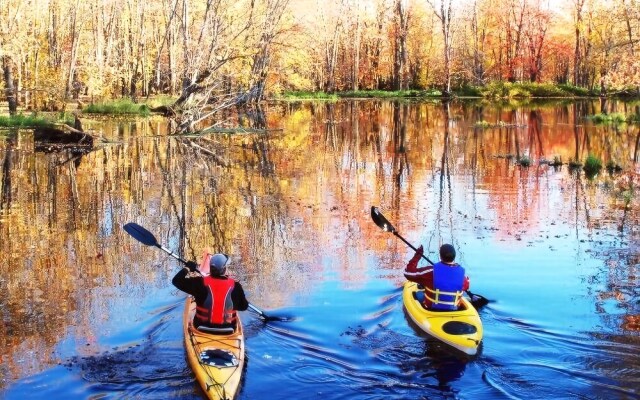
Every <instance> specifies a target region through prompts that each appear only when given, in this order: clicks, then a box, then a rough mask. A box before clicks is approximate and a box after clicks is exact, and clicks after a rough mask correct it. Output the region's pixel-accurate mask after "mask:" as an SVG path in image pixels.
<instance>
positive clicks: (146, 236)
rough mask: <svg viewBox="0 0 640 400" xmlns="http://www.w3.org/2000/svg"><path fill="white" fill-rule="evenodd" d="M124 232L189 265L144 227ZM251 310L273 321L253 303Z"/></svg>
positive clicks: (129, 226) (134, 226) (133, 225)
mask: <svg viewBox="0 0 640 400" xmlns="http://www.w3.org/2000/svg"><path fill="white" fill-rule="evenodd" d="M124 230H125V231H126V232H127V233H128V234H129V235H131V236H132V237H133V238H134V239H136V240H138V241H139V242H140V243H142V244H144V245H146V246H155V247H157V248H159V249H160V250H162V251H164V252H165V253H167V254H168V255H170V256H171V257H173V258H175V259H176V260H178V261H180V262H181V263H183V264H185V265H187V261H186V260H184V259H183V258H182V257H180V256H179V255H177V254H176V253H174V252H173V251H171V250H169V249H168V248H166V247H164V246H163V245H161V244H160V243H158V240H157V239H156V237H155V236H154V235H153V233H151V232H149V231H148V230H146V229H145V228H143V227H142V226H140V225H138V224H136V223H133V222H131V223H128V224H126V225H125V226H124ZM198 272H200V271H198ZM249 309H250V310H251V311H254V312H256V313H257V314H258V315H260V316H261V317H262V318H263V319H264V320H265V321H268V320H270V319H273V318H272V317H269V316H268V315H267V314H265V313H264V311H262V310H260V309H259V308H258V307H256V306H254V305H253V304H251V303H249Z"/></svg>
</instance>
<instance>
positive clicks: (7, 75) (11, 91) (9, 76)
mask: <svg viewBox="0 0 640 400" xmlns="http://www.w3.org/2000/svg"><path fill="white" fill-rule="evenodd" d="M12 64H13V62H12V61H11V58H10V57H9V56H6V55H5V56H3V57H2V71H3V74H4V87H5V89H4V90H5V96H6V98H7V103H9V114H10V115H15V114H16V112H17V111H18V98H17V97H16V90H15V86H14V85H13V66H12Z"/></svg>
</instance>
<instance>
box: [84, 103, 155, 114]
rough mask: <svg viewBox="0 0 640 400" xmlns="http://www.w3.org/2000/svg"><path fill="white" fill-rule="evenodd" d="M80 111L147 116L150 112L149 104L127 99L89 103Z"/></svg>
mask: <svg viewBox="0 0 640 400" xmlns="http://www.w3.org/2000/svg"><path fill="white" fill-rule="evenodd" d="M82 111H84V112H86V113H91V114H114V115H121V114H135V115H143V116H147V115H149V113H150V111H149V106H147V105H146V104H137V103H134V102H133V101H131V100H129V99H121V100H116V101H111V102H104V103H93V104H89V105H88V106H86V107H85V108H84V109H83V110H82Z"/></svg>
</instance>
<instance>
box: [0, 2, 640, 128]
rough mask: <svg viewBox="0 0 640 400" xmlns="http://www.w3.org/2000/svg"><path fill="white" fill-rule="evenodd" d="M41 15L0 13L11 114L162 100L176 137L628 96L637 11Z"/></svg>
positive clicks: (512, 8)
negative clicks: (329, 112)
mask: <svg viewBox="0 0 640 400" xmlns="http://www.w3.org/2000/svg"><path fill="white" fill-rule="evenodd" d="M40 2H41V1H40V0H38V1H36V3H40ZM41 3H42V4H40V5H39V6H38V7H33V1H32V0H5V1H3V3H2V4H3V6H0V26H1V27H2V29H0V68H2V72H3V74H2V79H1V81H2V88H1V89H2V90H3V93H5V96H4V97H5V100H6V102H7V104H8V108H9V111H10V113H12V114H15V113H17V112H18V109H19V108H21V109H31V110H50V111H52V110H64V108H65V105H66V104H68V101H69V100H70V99H76V98H78V99H82V101H84V102H85V103H88V104H90V103H96V104H97V103H102V102H104V101H105V100H110V99H116V98H128V99H130V100H131V101H132V102H133V103H138V102H140V101H142V99H145V98H147V97H148V96H151V95H159V94H162V95H168V96H174V98H175V101H174V102H173V103H172V104H171V105H170V107H169V108H170V111H171V112H170V113H169V114H171V115H172V118H175V119H176V122H177V123H176V124H175V126H176V127H177V130H178V131H181V132H189V131H193V130H194V129H198V128H202V126H201V124H202V123H203V121H210V120H211V119H210V117H211V115H213V113H215V112H217V111H219V110H221V109H224V108H229V107H233V106H236V105H240V104H254V103H258V102H260V101H262V100H264V99H267V98H282V97H285V98H287V96H289V97H290V98H291V97H296V95H293V96H292V95H287V93H290V94H291V93H297V96H298V97H299V96H301V94H302V93H307V94H306V95H305V96H306V98H327V99H334V98H336V97H432V96H442V97H449V96H452V95H456V96H477V97H487V98H527V97H574V96H594V95H600V96H610V95H616V96H640V58H639V57H638V56H637V55H638V53H640V6H639V4H638V1H637V0H612V1H604V0H595V1H589V2H587V1H585V0H563V1H560V2H551V3H549V2H541V1H537V0H524V1H513V0H475V1H469V2H454V1H453V0H425V1H421V0H371V1H356V0H342V1H339V2H323V1H315V2H313V1H312V2H309V1H303V0H238V1H234V2H229V1H226V0H212V1H210V2H207V3H206V4H205V3H201V2H193V1H189V0H178V1H176V2H173V3H171V5H166V4H164V3H158V2H145V1H142V0H126V1H125V2H124V3H113V2H103V1H99V0H87V1H83V2H79V3H78V2H72V1H68V0H56V1H49V2H44V1H42V2H41ZM120 5H123V6H120ZM25 44H28V45H25ZM311 93H324V94H321V95H312V94H311ZM334 96H336V97H334ZM207 123H210V122H207Z"/></svg>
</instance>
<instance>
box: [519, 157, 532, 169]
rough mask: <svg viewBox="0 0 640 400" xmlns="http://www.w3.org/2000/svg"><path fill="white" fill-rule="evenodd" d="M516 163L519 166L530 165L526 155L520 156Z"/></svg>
mask: <svg viewBox="0 0 640 400" xmlns="http://www.w3.org/2000/svg"><path fill="white" fill-rule="evenodd" d="M517 163H518V165H519V166H521V167H529V166H531V159H530V158H529V157H527V156H520V158H519V159H518V161H517Z"/></svg>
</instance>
